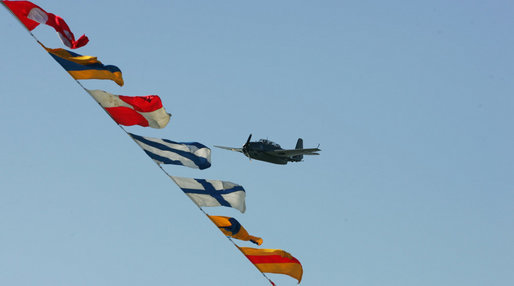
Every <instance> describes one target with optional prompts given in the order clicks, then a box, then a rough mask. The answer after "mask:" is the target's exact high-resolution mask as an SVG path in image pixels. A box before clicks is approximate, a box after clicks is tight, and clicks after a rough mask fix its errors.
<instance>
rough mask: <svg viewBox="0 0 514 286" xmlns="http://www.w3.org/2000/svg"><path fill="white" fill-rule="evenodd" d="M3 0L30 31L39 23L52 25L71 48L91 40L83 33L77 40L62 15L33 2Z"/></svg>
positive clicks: (83, 44)
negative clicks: (48, 10)
mask: <svg viewBox="0 0 514 286" xmlns="http://www.w3.org/2000/svg"><path fill="white" fill-rule="evenodd" d="M2 2H3V3H4V4H5V6H7V7H8V8H9V9H10V10H11V11H12V12H13V14H14V15H16V17H18V19H20V21H21V23H23V25H25V27H27V29H29V31H32V30H34V29H35V28H36V27H37V26H38V25H39V24H46V25H48V26H51V27H53V28H54V29H55V31H56V32H57V34H58V35H59V38H61V40H62V42H63V43H64V44H65V45H66V46H67V47H69V48H71V49H76V48H80V47H82V46H85V45H86V44H87V42H89V39H88V38H87V37H86V35H82V36H81V37H80V38H79V39H78V40H76V41H75V36H74V35H73V33H72V32H71V30H70V28H69V27H68V25H67V24H66V22H65V21H64V20H63V19H62V18H61V17H59V16H57V15H54V14H52V13H47V12H46V11H45V10H43V9H41V7H39V6H37V5H36V4H34V3H32V2H29V1H7V0H3V1H2Z"/></svg>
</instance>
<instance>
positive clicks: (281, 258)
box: [239, 247, 303, 283]
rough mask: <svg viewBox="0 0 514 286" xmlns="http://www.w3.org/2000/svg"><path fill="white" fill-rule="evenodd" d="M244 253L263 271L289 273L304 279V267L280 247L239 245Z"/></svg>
mask: <svg viewBox="0 0 514 286" xmlns="http://www.w3.org/2000/svg"><path fill="white" fill-rule="evenodd" d="M239 249H240V250H241V251H242V252H243V253H244V255H245V256H246V257H247V258H248V259H249V260H250V261H251V262H252V263H253V264H254V265H255V266H256V267H257V268H258V269H259V270H260V271H262V272H266V273H277V274H285V275H289V276H291V277H293V278H295V279H296V280H298V283H300V281H302V275H303V268H302V265H301V264H300V261H298V259H296V258H294V257H293V256H292V255H291V254H289V253H287V252H286V251H284V250H280V249H257V248H251V247H239Z"/></svg>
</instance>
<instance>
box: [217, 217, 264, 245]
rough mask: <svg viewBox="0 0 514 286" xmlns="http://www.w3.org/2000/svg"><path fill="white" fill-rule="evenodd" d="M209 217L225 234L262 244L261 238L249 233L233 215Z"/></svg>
mask: <svg viewBox="0 0 514 286" xmlns="http://www.w3.org/2000/svg"><path fill="white" fill-rule="evenodd" d="M209 218H210V219H211V220H212V222H213V223H214V224H215V225H217V226H218V228H219V229H220V230H221V232H223V234H225V235H226V236H230V237H233V238H235V239H240V240H245V241H251V242H253V243H255V244H257V245H261V244H262V238H260V237H256V236H252V235H249V234H248V232H247V231H246V229H245V228H244V227H243V226H242V225H241V224H240V223H239V222H238V221H237V220H236V219H235V218H233V217H226V216H213V215H210V216H209Z"/></svg>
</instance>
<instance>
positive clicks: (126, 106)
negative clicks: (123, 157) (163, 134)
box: [86, 89, 171, 128]
mask: <svg viewBox="0 0 514 286" xmlns="http://www.w3.org/2000/svg"><path fill="white" fill-rule="evenodd" d="M86 91H87V92H89V94H90V95H91V96H92V97H93V98H94V99H95V100H96V101H97V102H98V103H99V104H100V105H101V106H102V107H103V108H104V109H105V110H106V111H107V113H109V115H111V117H112V119H114V121H116V123H118V124H120V125H126V126H131V125H141V126H144V127H148V126H150V127H153V128H164V127H165V126H166V125H167V124H168V122H169V121H170V117H171V114H169V113H167V112H166V110H165V109H164V107H163V106H162V102H161V99H160V98H159V97H158V96H157V95H147V96H123V95H115V94H110V93H108V92H105V91H103V90H98V89H96V90H88V89H86Z"/></svg>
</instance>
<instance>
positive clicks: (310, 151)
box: [267, 148, 321, 157]
mask: <svg viewBox="0 0 514 286" xmlns="http://www.w3.org/2000/svg"><path fill="white" fill-rule="evenodd" d="M318 151H321V150H320V149H318V148H309V149H289V150H273V151H268V152H267V153H269V154H271V155H275V156H279V157H292V156H296V155H319V153H317V152H318Z"/></svg>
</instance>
